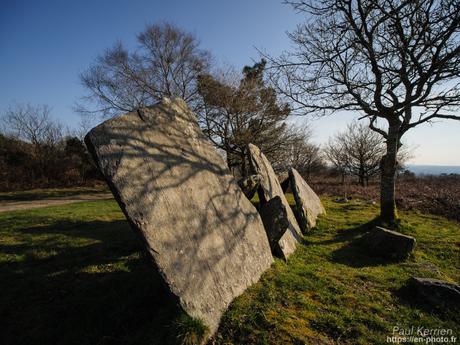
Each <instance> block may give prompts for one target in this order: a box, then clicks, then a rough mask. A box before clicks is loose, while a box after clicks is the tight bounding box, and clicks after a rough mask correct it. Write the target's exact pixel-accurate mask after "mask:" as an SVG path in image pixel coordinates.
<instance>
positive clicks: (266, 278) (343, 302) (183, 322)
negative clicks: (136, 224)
mask: <svg viewBox="0 0 460 345" xmlns="http://www.w3.org/2000/svg"><path fill="white" fill-rule="evenodd" d="M288 199H289V200H290V202H292V201H293V200H292V196H288ZM324 202H325V206H326V209H327V211H328V214H327V215H326V216H324V217H322V218H321V219H320V221H319V224H318V228H317V229H316V230H315V231H314V232H312V233H311V234H309V235H308V236H306V237H305V243H304V244H303V245H300V246H299V248H298V250H297V251H296V253H295V254H294V255H292V256H291V257H290V259H289V261H288V263H287V264H286V263H284V262H283V261H281V260H276V261H275V263H274V265H273V266H272V268H271V269H269V270H268V271H267V272H266V273H265V274H264V275H263V277H262V279H261V281H260V282H259V283H257V284H255V285H254V286H253V287H251V288H250V289H248V290H247V291H246V292H245V293H244V294H243V295H241V296H240V297H239V298H237V299H236V300H235V301H234V303H233V304H232V305H231V307H230V308H229V310H228V311H227V313H226V314H225V315H224V317H223V320H222V323H221V327H220V329H219V331H218V333H217V335H216V339H215V341H216V343H218V344H242V343H244V344H303V343H307V344H321V343H324V344H334V343H340V344H384V343H386V337H387V336H390V335H391V333H392V329H393V327H394V326H400V327H409V326H412V325H414V326H420V325H421V326H425V327H432V328H451V329H453V332H454V334H455V335H457V336H459V335H460V326H459V323H460V320H459V318H458V315H455V314H454V315H452V314H442V313H439V312H433V311H431V310H427V309H425V308H423V307H422V306H421V305H417V304H414V303H413V302H411V301H409V300H408V299H407V298H406V297H405V296H404V294H402V293H401V292H400V291H401V287H403V285H404V283H405V281H406V280H407V279H408V278H409V277H410V276H412V275H416V276H422V277H435V278H440V279H445V280H450V281H454V282H459V281H460V267H459V262H460V254H459V252H460V245H459V238H460V224H459V223H456V222H452V221H447V220H445V219H443V218H441V217H437V216H432V215H424V214H418V213H414V212H409V213H407V212H401V213H400V215H401V217H402V218H403V219H404V221H403V223H402V226H401V229H402V230H401V231H402V232H405V233H407V234H410V235H413V236H415V237H416V238H417V241H418V243H417V248H416V251H415V253H414V255H413V256H412V257H411V258H410V259H409V260H407V261H406V262H402V263H395V262H386V261H383V260H379V259H375V258H371V257H369V256H368V255H367V254H366V253H365V252H362V251H361V250H360V249H359V248H357V247H356V246H354V245H353V243H354V241H355V240H356V239H357V238H359V237H360V236H361V235H362V234H363V232H364V231H365V229H366V227H365V226H363V225H364V224H366V222H368V221H369V220H372V219H373V218H374V217H375V216H376V215H377V213H378V209H377V207H376V206H373V205H368V204H365V203H363V202H360V201H358V200H353V201H352V202H350V203H346V204H337V203H334V202H333V201H331V200H329V199H327V200H324ZM0 282H1V293H0V320H1V327H2V331H1V332H0V344H27V345H29V344H78V345H85V344H167V343H183V344H187V343H194V342H197V341H199V339H200V337H201V336H202V335H203V334H204V333H205V332H206V330H205V328H203V325H202V324H201V323H200V322H199V321H197V320H189V319H187V318H184V315H182V314H181V313H180V311H179V310H178V309H176V307H175V306H174V303H171V302H170V300H169V299H170V296H167V295H166V294H165V293H164V292H163V290H162V288H161V284H160V281H159V279H158V277H157V275H156V273H155V270H154V269H153V266H152V264H151V262H150V261H149V258H148V257H146V256H145V255H143V251H142V247H141V245H140V242H139V241H138V239H137V238H136V236H135V235H134V234H133V233H132V231H131V230H130V229H129V226H128V224H127V222H126V221H125V219H124V216H123V214H122V213H121V211H120V210H119V208H118V206H117V204H116V203H115V201H112V200H110V201H95V202H85V203H77V204H72V205H66V206H58V207H49V208H41V209H34V210H28V211H15V212H8V213H1V214H0Z"/></svg>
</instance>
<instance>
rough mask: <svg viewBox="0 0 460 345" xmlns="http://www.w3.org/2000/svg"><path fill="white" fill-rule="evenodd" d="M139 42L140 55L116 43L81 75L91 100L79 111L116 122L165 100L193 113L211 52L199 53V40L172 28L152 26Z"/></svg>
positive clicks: (138, 38)
mask: <svg viewBox="0 0 460 345" xmlns="http://www.w3.org/2000/svg"><path fill="white" fill-rule="evenodd" d="M137 40H138V43H139V48H138V49H137V50H136V51H134V52H129V51H128V50H127V49H126V48H125V47H124V46H123V45H122V43H117V44H115V45H114V46H113V47H112V48H111V49H108V50H106V51H105V53H104V54H102V55H101V56H99V57H98V58H97V60H96V62H95V63H94V64H93V65H92V66H91V67H90V68H89V69H88V70H87V71H86V72H84V73H83V74H82V75H81V82H82V84H83V86H84V87H85V88H86V89H87V90H88V95H87V97H85V98H84V101H86V102H85V104H80V105H79V106H78V110H79V111H81V112H83V113H85V112H86V113H88V112H89V113H102V114H103V115H105V116H111V115H114V114H116V113H119V112H127V111H132V110H134V109H137V108H139V107H140V106H145V105H152V104H154V103H156V102H157V101H159V100H160V99H161V98H162V97H164V96H167V97H181V98H183V99H184V100H185V101H186V102H187V103H188V104H189V105H190V106H192V107H194V105H195V103H194V102H195V100H196V97H197V83H196V81H197V76H198V75H199V74H201V73H204V72H207V71H208V69H209V66H210V60H211V57H210V54H209V52H207V51H205V50H202V49H200V48H199V42H198V40H197V38H196V37H195V36H194V35H192V34H190V33H188V32H186V31H184V30H182V29H180V28H178V27H177V26H175V25H172V24H169V23H165V24H161V25H150V26H148V27H147V28H146V29H145V30H144V31H143V32H142V33H140V34H139V35H138V36H137ZM88 106H90V108H88ZM91 106H92V107H91Z"/></svg>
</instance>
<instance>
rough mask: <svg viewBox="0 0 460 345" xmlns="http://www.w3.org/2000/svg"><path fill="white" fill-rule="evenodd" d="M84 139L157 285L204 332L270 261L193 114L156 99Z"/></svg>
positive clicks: (254, 220) (253, 216) (260, 230)
mask: <svg viewBox="0 0 460 345" xmlns="http://www.w3.org/2000/svg"><path fill="white" fill-rule="evenodd" d="M85 142H86V145H87V146H88V148H89V150H90V152H91V153H92V155H93V157H94V159H95V161H96V162H97V165H98V167H99V169H100V170H101V172H102V173H103V174H104V176H105V178H106V180H107V183H108V185H109V186H110V188H111V190H112V192H113V194H114V196H115V198H116V199H117V201H118V203H119V205H120V207H121V209H122V210H123V212H124V214H125V216H126V218H127V219H128V221H129V222H130V224H131V226H132V228H133V229H134V230H135V231H136V232H137V233H138V234H140V235H141V238H142V239H143V240H144V242H145V244H146V245H147V248H148V250H149V252H150V254H151V255H152V257H153V259H154V261H155V266H156V268H157V269H158V271H159V273H160V274H161V276H162V278H163V280H164V282H165V283H166V284H165V285H166V286H167V287H168V288H169V290H170V292H172V293H173V295H175V296H176V297H177V299H178V301H179V303H180V305H181V307H182V308H183V309H184V311H185V312H187V313H188V314H189V315H190V316H191V317H193V318H196V319H200V320H202V321H203V322H204V324H205V325H206V326H207V327H208V328H209V331H210V332H209V334H208V335H212V334H213V333H214V332H215V331H216V330H217V327H218V324H219V321H220V318H221V315H222V313H223V312H224V311H225V310H226V308H227V306H228V305H229V303H230V302H231V301H232V300H233V299H234V298H235V297H236V296H238V295H240V294H241V293H242V292H243V291H244V290H245V289H246V288H247V287H248V286H250V285H251V284H253V283H255V282H257V281H258V279H259V277H260V275H261V274H262V272H264V271H265V270H266V269H267V268H268V267H269V266H270V264H271V263H272V261H273V258H272V255H271V252H270V246H269V244H268V240H267V237H266V234H265V229H264V226H263V223H262V221H261V218H260V216H259V214H258V212H257V210H256V208H255V207H254V206H253V205H252V204H251V202H250V201H249V200H248V199H247V198H246V197H245V196H244V194H243V192H242V191H241V189H240V188H239V187H238V185H237V183H236V182H235V181H234V179H233V177H232V176H231V174H230V172H229V170H228V168H227V166H226V164H225V161H224V160H223V158H222V157H221V156H220V155H219V154H218V153H217V152H216V150H215V149H214V147H213V146H212V145H211V143H210V142H209V141H207V139H206V138H205V137H204V135H203V134H202V132H201V130H200V129H199V127H198V124H197V121H196V117H195V115H194V114H193V113H192V112H191V111H190V110H189V109H188V108H187V106H186V105H185V102H184V101H182V100H180V99H175V100H169V99H166V98H165V99H163V101H162V102H160V103H158V104H156V105H155V106H152V107H146V108H142V109H140V110H139V111H137V112H136V111H135V112H130V113H127V114H124V115H121V116H118V117H115V118H113V119H111V120H108V121H106V122H104V123H102V124H100V125H99V126H97V127H95V128H94V129H92V130H91V131H90V132H89V133H88V134H87V136H86V138H85ZM152 312H154V311H152Z"/></svg>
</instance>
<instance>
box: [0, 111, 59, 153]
mask: <svg viewBox="0 0 460 345" xmlns="http://www.w3.org/2000/svg"><path fill="white" fill-rule="evenodd" d="M50 113H51V108H50V107H49V106H48V105H32V104H16V105H15V106H11V107H9V108H8V109H7V110H6V111H5V113H4V114H3V115H2V118H1V122H2V125H3V132H4V133H5V134H6V135H9V136H12V137H14V138H17V139H21V140H24V141H26V142H29V143H31V144H32V145H34V146H37V147H38V146H40V145H56V144H57V143H58V142H59V141H60V140H61V139H62V125H61V124H60V123H59V122H58V121H56V120H54V119H53V118H52V117H51V115H50Z"/></svg>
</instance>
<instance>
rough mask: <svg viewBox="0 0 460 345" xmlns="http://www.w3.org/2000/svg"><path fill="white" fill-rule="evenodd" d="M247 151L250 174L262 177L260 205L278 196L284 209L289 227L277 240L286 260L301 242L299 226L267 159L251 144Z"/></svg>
mask: <svg viewBox="0 0 460 345" xmlns="http://www.w3.org/2000/svg"><path fill="white" fill-rule="evenodd" d="M248 149H249V150H248V151H249V162H250V166H251V170H252V173H253V174H259V175H260V176H262V180H261V182H260V189H259V190H260V191H261V192H262V193H261V195H260V199H261V200H260V203H261V204H264V203H266V202H268V201H269V200H271V199H273V198H274V197H276V196H279V197H280V198H281V201H282V202H283V205H284V206H285V208H286V211H287V219H288V221H289V227H288V229H287V231H286V232H285V233H284V235H283V236H282V237H281V239H280V240H279V246H280V249H281V251H282V253H283V256H284V258H288V256H289V255H291V254H292V253H293V252H294V250H295V248H296V246H297V243H299V242H300V240H301V236H302V234H301V232H300V228H299V225H298V224H297V221H296V219H295V216H294V213H293V212H292V210H291V207H290V206H289V203H288V201H287V200H286V197H285V196H284V193H283V190H282V188H281V185H280V183H279V181H278V178H277V177H276V174H275V171H274V170H273V168H272V165H271V164H270V162H269V161H268V159H267V157H265V155H264V154H263V153H262V152H261V151H260V149H259V148H258V147H257V146H255V145H253V144H249V145H248Z"/></svg>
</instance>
